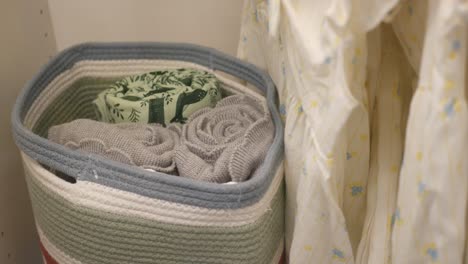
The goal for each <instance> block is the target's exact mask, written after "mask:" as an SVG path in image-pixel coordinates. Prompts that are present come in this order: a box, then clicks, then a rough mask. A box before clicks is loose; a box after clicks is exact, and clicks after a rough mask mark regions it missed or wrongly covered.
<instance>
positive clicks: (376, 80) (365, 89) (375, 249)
mask: <svg viewBox="0 0 468 264" xmlns="http://www.w3.org/2000/svg"><path fill="white" fill-rule="evenodd" d="M466 10H468V7H467V6H466V4H464V3H463V2H462V1H457V0H450V1H435V0H434V1H411V0H406V1H397V0H370V1H369V0H358V1H349V0H334V1H311V0H280V1H272V0H268V1H261V0H246V1H245V6H244V15H243V19H242V28H241V36H240V43H239V49H238V56H239V57H240V58H242V59H245V60H248V61H250V62H252V63H254V64H256V65H257V66H259V67H262V68H264V69H265V70H266V71H268V72H269V73H270V75H271V76H272V79H273V81H274V82H275V84H276V86H277V88H278V93H279V97H280V113H281V114H282V118H283V120H284V125H285V174H286V175H285V179H286V191H287V196H286V251H287V258H288V260H289V263H366V264H367V263H369V264H373V263H398V264H399V263H462V261H463V257H462V255H463V254H464V252H465V250H464V245H465V242H464V241H465V221H466V217H465V212H466V195H467V194H468V189H467V188H466V182H467V179H468V170H467V165H466V164H467V162H463V161H464V160H465V161H466V157H467V156H468V143H467V142H468V131H467V126H468V120H467V114H466V94H465V93H466V91H465V89H466V88H465V87H466V86H465V79H464V78H465V77H464V76H465V66H464V65H465V63H466V62H465V59H466V54H465V46H466V36H465V34H466V33H465V32H466V23H467V21H468V20H467V19H466V17H467V14H466V13H467V11H466ZM449 245H450V246H449Z"/></svg>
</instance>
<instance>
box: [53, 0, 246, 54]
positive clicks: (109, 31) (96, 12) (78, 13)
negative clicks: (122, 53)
mask: <svg viewBox="0 0 468 264" xmlns="http://www.w3.org/2000/svg"><path fill="white" fill-rule="evenodd" d="M48 1H49V7H50V12H51V17H52V21H53V26H54V30H55V36H56V40H57V48H58V49H59V50H62V49H64V48H66V47H69V46H70V45H73V44H76V43H80V42H85V41H171V42H190V43H196V44H201V45H205V46H209V47H214V48H217V49H219V50H222V51H224V52H227V53H230V54H232V55H234V54H235V53H236V49H237V43H238V39H239V30H240V18H241V9H242V4H243V1H242V0H79V1H77V0H48Z"/></svg>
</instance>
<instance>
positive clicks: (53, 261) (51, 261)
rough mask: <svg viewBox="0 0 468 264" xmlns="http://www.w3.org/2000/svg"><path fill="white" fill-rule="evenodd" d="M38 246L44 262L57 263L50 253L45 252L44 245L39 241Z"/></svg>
mask: <svg viewBox="0 0 468 264" xmlns="http://www.w3.org/2000/svg"><path fill="white" fill-rule="evenodd" d="M39 246H40V247H41V251H42V255H43V256H44V259H45V261H46V263H45V264H59V263H58V262H57V261H56V260H55V259H54V258H53V257H52V256H51V255H50V254H49V252H47V249H46V248H45V247H44V245H43V244H42V242H41V241H39Z"/></svg>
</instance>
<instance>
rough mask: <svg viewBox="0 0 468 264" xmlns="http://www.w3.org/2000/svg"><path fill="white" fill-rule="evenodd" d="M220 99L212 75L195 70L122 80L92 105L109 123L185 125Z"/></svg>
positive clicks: (166, 72) (160, 73)
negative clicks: (197, 113) (199, 111)
mask: <svg viewBox="0 0 468 264" xmlns="http://www.w3.org/2000/svg"><path fill="white" fill-rule="evenodd" d="M220 99H221V90H220V87H219V81H218V79H217V78H216V76H214V75H213V74H211V73H209V72H206V71H201V70H195V69H168V70H164V71H154V72H149V73H144V74H141V75H136V76H130V77H127V78H124V79H121V80H119V81H117V82H115V84H113V85H112V86H111V87H110V88H109V89H107V90H105V91H103V92H101V93H100V94H99V95H98V96H97V98H96V100H94V104H95V106H96V109H97V112H98V116H99V117H100V120H101V121H104V122H108V123H121V122H135V123H159V124H161V125H163V126H165V125H167V124H169V123H173V122H179V123H185V120H187V118H188V116H190V114H192V113H193V112H195V111H197V110H198V109H201V108H203V107H213V106H214V105H215V104H216V102H217V101H219V100H220Z"/></svg>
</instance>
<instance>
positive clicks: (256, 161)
mask: <svg viewBox="0 0 468 264" xmlns="http://www.w3.org/2000/svg"><path fill="white" fill-rule="evenodd" d="M273 136H274V126H273V122H272V120H271V117H270V114H269V111H268V108H267V106H266V104H265V103H264V102H260V101H259V100H256V99H254V98H252V97H250V96H247V95H233V96H229V97H227V98H224V99H223V100H221V101H220V102H219V103H218V104H217V105H216V107H215V108H213V109H211V108H204V109H202V110H199V111H197V112H195V113H194V114H192V116H190V118H189V120H188V121H187V124H186V125H185V126H184V127H183V129H182V137H181V144H180V145H179V147H177V149H176V155H175V161H176V165H177V168H178V170H179V174H180V176H182V177H188V178H193V179H197V180H203V181H209V182H218V183H223V182H228V181H234V182H242V181H245V180H247V179H248V178H249V176H250V175H251V174H252V172H253V171H254V170H255V169H256V168H258V167H259V166H260V164H261V162H262V161H263V159H264V157H265V153H266V152H267V150H268V147H269V145H270V143H271V141H272V140H273Z"/></svg>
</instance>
